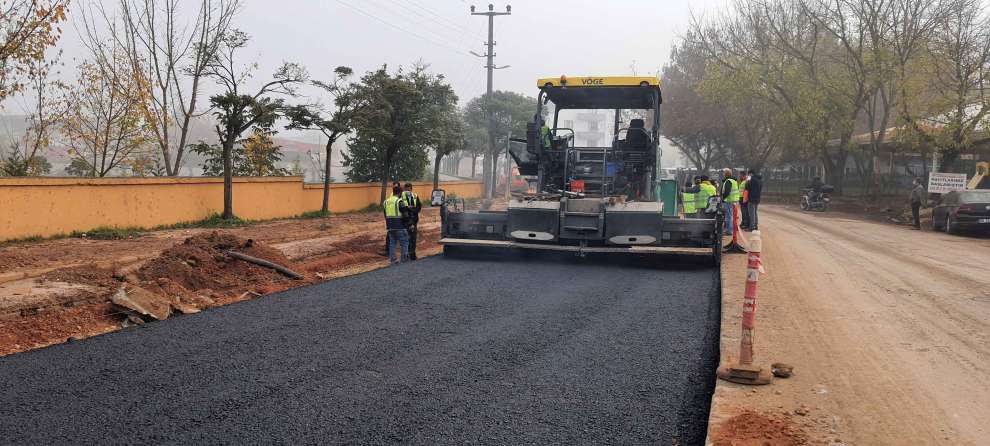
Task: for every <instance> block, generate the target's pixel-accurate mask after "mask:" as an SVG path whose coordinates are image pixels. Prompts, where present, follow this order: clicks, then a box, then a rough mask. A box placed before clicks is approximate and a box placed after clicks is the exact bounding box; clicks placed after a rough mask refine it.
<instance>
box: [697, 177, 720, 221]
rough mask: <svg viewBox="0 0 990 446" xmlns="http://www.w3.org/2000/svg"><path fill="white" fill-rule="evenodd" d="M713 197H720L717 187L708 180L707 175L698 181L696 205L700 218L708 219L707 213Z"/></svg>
mask: <svg viewBox="0 0 990 446" xmlns="http://www.w3.org/2000/svg"><path fill="white" fill-rule="evenodd" d="M711 197H718V189H716V188H715V185H714V184H712V182H711V181H710V180H709V179H708V176H707V175H702V176H701V178H699V180H698V193H697V195H695V205H694V207H696V208H697V209H698V217H699V218H707V217H708V213H707V212H706V211H705V210H706V209H708V201H709V198H711Z"/></svg>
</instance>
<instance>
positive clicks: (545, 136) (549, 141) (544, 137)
mask: <svg viewBox="0 0 990 446" xmlns="http://www.w3.org/2000/svg"><path fill="white" fill-rule="evenodd" d="M540 144H541V145H543V150H550V149H553V133H551V132H550V127H548V126H547V123H546V121H544V122H543V125H542V126H540Z"/></svg>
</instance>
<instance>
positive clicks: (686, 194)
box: [681, 177, 699, 218]
mask: <svg viewBox="0 0 990 446" xmlns="http://www.w3.org/2000/svg"><path fill="white" fill-rule="evenodd" d="M696 183H697V177H695V178H692V179H689V180H688V181H687V183H685V184H684V189H682V191H681V202H682V203H683V207H684V218H694V217H696V216H697V213H698V209H697V208H695V207H694V203H695V194H697V193H698V191H699V189H698V185H697V184H696Z"/></svg>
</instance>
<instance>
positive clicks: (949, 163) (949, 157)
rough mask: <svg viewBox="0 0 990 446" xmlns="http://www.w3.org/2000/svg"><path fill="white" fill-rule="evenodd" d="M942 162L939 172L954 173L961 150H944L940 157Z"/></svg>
mask: <svg viewBox="0 0 990 446" xmlns="http://www.w3.org/2000/svg"><path fill="white" fill-rule="evenodd" d="M939 156H941V158H942V160H941V161H940V165H939V170H941V171H942V172H952V171H953V170H955V166H953V165H954V164H955V163H956V160H957V159H959V150H957V149H944V150H942V153H941V154H940V155H939Z"/></svg>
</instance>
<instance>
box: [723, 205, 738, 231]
mask: <svg viewBox="0 0 990 446" xmlns="http://www.w3.org/2000/svg"><path fill="white" fill-rule="evenodd" d="M722 207H723V208H725V228H723V230H722V233H723V234H725V235H730V236H731V235H732V231H734V230H735V229H736V227H735V225H734V224H733V221H732V220H733V218H734V217H735V203H729V202H722Z"/></svg>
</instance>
